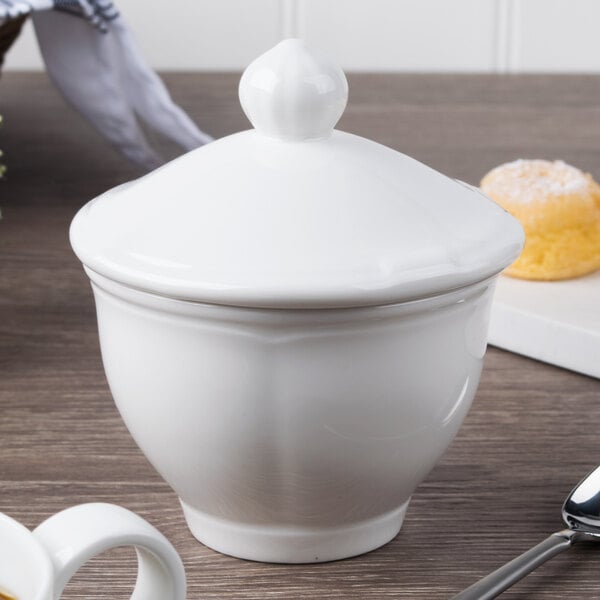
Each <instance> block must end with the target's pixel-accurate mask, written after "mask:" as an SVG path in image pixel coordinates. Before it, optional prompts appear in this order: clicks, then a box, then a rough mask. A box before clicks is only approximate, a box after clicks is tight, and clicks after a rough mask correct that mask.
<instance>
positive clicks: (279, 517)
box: [86, 269, 495, 562]
mask: <svg viewBox="0 0 600 600" xmlns="http://www.w3.org/2000/svg"><path fill="white" fill-rule="evenodd" d="M86 270H87V272H88V275H89V276H90V278H91V280H92V286H93V290H94V295H95V300H96V307H97V314H98V325H99V332H100V344H101V349H102V356H103V361H104V367H105V370H106V375H107V378H108V382H109V385H110V388H111V391H112V394H113V397H114V399H115V402H116V404H117V406H118V408H119V411H120V413H121V415H122V417H123V419H124V421H125V423H126V425H127V427H128V428H129V430H130V432H131V434H132V435H133V437H134V438H135V440H136V442H137V443H138V445H139V446H140V448H141V449H142V450H143V452H144V453H145V455H146V456H147V458H148V459H149V460H150V462H151V463H152V464H153V465H154V467H155V468H156V469H157V470H158V472H159V473H160V474H161V475H162V476H163V477H164V479H165V480H166V481H167V482H168V483H169V484H170V485H171V486H172V487H173V489H174V490H175V491H176V493H177V494H178V495H179V497H180V499H181V502H182V506H183V509H184V513H185V516H186V519H187V522H188V525H189V526H190V529H191V530H192V533H193V534H194V535H195V536H196V537H197V538H198V539H199V540H200V541H201V542H203V543H205V544H206V545H208V546H210V547H212V548H214V549H216V550H218V551H221V552H223V553H225V554H230V555H233V556H238V557H241V558H246V559H251V560H260V561H269V562H314V561H325V560H334V559H339V558H345V557H348V556H353V555H356V554H360V553H363V552H366V551H368V550H371V549H374V548H376V547H378V546H380V545H382V544H384V543H386V542H388V541H389V540H390V539H392V538H393V537H394V536H395V535H396V533H397V532H398V530H399V529H400V526H401V524H402V520H403V517H404V512H405V510H406V506H407V505H408V501H409V499H410V496H411V494H412V493H413V491H414V490H415V488H416V486H417V485H418V484H419V483H420V482H421V481H422V480H423V479H424V477H425V476H426V475H427V473H428V472H429V471H430V470H431V468H432V467H433V466H434V465H435V463H436V461H437V460H438V459H439V457H440V456H441V455H442V454H443V452H444V451H445V449H446V448H447V447H448V445H449V444H450V442H451V440H452V439H453V437H454V436H455V434H456V432H457V431H458V429H459V427H460V425H461V423H462V421H463V419H464V417H465V415H466V413H467V411H468V409H469V406H470V404H471V400H472V398H473V396H474V394H475V391H476V388H477V385H478V382H479V376H480V373H481V368H482V361H483V356H484V353H485V348H486V337H487V327H488V317H489V309H490V304H491V298H492V294H493V287H494V283H495V278H492V279H490V280H487V281H485V282H482V283H478V284H475V285H472V286H469V287H466V288H463V289H460V290H456V291H452V292H449V293H447V294H443V295H440V296H436V297H433V298H428V299H424V300H418V301H413V302H407V303H403V304H395V305H388V306H379V307H363V308H344V309H323V310H301V309H290V310H281V309H252V308H238V307H231V306H217V305H209V304H200V303H192V302H185V301H178V300H173V299H169V298H164V297H160V296H156V295H152V294H148V293H145V292H141V291H137V290H134V289H132V288H129V287H126V286H123V285H121V284H119V283H115V282H114V281H112V280H109V279H107V278H105V277H103V276H101V275H98V274H97V273H95V272H93V271H91V270H90V269H86Z"/></svg>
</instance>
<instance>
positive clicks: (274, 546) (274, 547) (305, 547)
mask: <svg viewBox="0 0 600 600" xmlns="http://www.w3.org/2000/svg"><path fill="white" fill-rule="evenodd" d="M409 502H410V499H409V500H407V501H406V502H405V503H404V504H403V505H402V506H400V508H397V509H395V510H393V511H390V512H388V513H385V514H383V515H379V516H378V517H375V518H373V519H368V520H366V521H360V522H358V523H355V524H352V525H346V526H344V527H335V528H314V529H311V528H308V527H294V526H291V525H290V526H268V525H249V524H247V523H237V522H235V521H227V520H224V519H219V518H218V517H214V516H212V515H208V514H206V513H203V512H201V511H199V510H196V509H195V508H192V507H191V506H189V505H188V504H186V503H185V502H183V501H182V500H181V506H182V507H183V514H184V516H185V519H186V521H187V524H188V527H189V528H190V530H191V532H192V534H193V535H194V537H195V538H196V539H197V540H198V541H200V542H202V543H203V544H204V545H205V546H208V547H209V548H212V549H213V550H216V551H217V552H221V553H223V554H228V555H229V556H235V557H236V558H243V559H246V560H255V561H260V562H271V563H316V562H327V561H330V560H340V559H342V558H349V557H351V556H357V555H359V554H364V553H365V552H369V551H371V550H375V549H376V548H379V547H380V546H383V545H384V544H387V542H389V541H390V540H392V539H393V538H394V537H396V535H397V534H398V532H399V531H400V527H401V526H402V522H403V521H404V515H405V514H406V509H407V508H408V503H409Z"/></svg>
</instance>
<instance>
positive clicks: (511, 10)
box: [6, 0, 600, 72]
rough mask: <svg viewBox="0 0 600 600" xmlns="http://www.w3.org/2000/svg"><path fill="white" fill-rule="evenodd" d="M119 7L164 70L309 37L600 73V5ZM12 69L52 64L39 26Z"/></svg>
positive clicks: (397, 0)
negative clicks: (38, 39)
mask: <svg viewBox="0 0 600 600" xmlns="http://www.w3.org/2000/svg"><path fill="white" fill-rule="evenodd" d="M116 4H117V5H118V7H119V8H120V9H121V12H122V13H123V14H124V16H125V17H126V18H127V20H128V21H129V23H130V25H131V27H132V29H133V30H134V32H135V33H136V35H137V38H138V41H139V43H140V45H141V46H142V48H143V50H144V52H145V54H146V56H147V57H148V59H149V61H150V63H151V64H152V65H153V66H154V67H155V68H157V69H161V70H212V71H215V70H240V69H242V68H244V66H245V65H246V64H248V62H250V61H251V60H252V59H253V58H254V57H255V56H257V55H258V54H260V53H261V52H262V51H264V50H266V49H268V48H269V47H271V46H272V45H274V44H275V43H276V42H277V41H278V40H280V39H281V38H283V37H288V36H301V37H304V38H306V39H307V40H308V41H309V42H310V43H312V44H313V45H314V46H316V47H319V48H321V49H322V50H324V51H326V52H328V53H329V54H330V55H332V57H334V58H335V59H337V61H338V62H339V63H340V64H341V65H342V66H343V67H344V68H345V69H347V70H358V71H466V72H520V71H525V72H527V71H555V72H600V29H599V28H600V0H167V1H166V2H164V0H160V1H159V0H143V1H142V0H116ZM163 4H166V5H167V7H168V9H169V11H172V16H165V10H164V9H163V8H162V5H163ZM6 68H8V69H41V68H43V64H42V60H41V57H40V55H39V52H38V50H37V46H36V43H35V36H34V34H33V31H32V28H31V25H30V24H29V25H28V26H27V28H26V31H25V33H24V34H23V35H22V36H21V38H20V39H19V41H18V42H17V44H16V46H15V47H14V48H13V50H12V51H11V53H10V54H9V57H8V60H7V64H6Z"/></svg>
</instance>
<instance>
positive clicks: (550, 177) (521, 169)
mask: <svg viewBox="0 0 600 600" xmlns="http://www.w3.org/2000/svg"><path fill="white" fill-rule="evenodd" d="M589 186H590V177H589V175H586V174H585V173H584V172H583V171H580V170H579V169H577V168H576V167H573V166H572V165H569V164H567V163H565V162H563V161H562V160H555V161H548V160H525V159H519V160H515V161H514V162H510V163H506V164H503V165H500V166H498V167H496V168H495V169H493V170H492V171H490V172H489V173H488V174H487V175H486V176H485V178H484V179H483V182H482V188H483V190H484V191H485V192H486V193H488V194H489V195H491V196H498V197H502V198H505V199H507V200H512V201H514V202H522V203H530V202H543V201H545V200H548V199H553V198H556V197H557V196H562V195H567V194H573V193H579V192H585V191H586V190H587V189H589Z"/></svg>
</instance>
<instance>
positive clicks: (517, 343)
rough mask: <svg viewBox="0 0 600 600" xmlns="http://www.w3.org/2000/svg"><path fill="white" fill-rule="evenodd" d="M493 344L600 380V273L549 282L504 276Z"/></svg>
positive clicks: (492, 325) (492, 328)
mask: <svg viewBox="0 0 600 600" xmlns="http://www.w3.org/2000/svg"><path fill="white" fill-rule="evenodd" d="M489 342H490V344H492V345H494V346H498V347H500V348H505V349H506V350H510V351H512V352H517V353H518V354H524V355H526V356H531V357H532V358H536V359H538V360H541V361H544V362H548V363H551V364H554V365H558V366H560V367H565V368H567V369H571V370H573V371H578V372H579V373H585V374H586V375H591V376H592V377H599V378H600V271H597V272H596V273H593V274H592V275H587V276H585V277H580V278H578V279H570V280H565V281H549V282H546V281H539V282H538V281H525V280H521V279H513V278H511V277H504V276H500V277H499V279H498V285H497V288H496V295H495V298H494V304H493V306H492V317H491V322H490V337H489Z"/></svg>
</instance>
